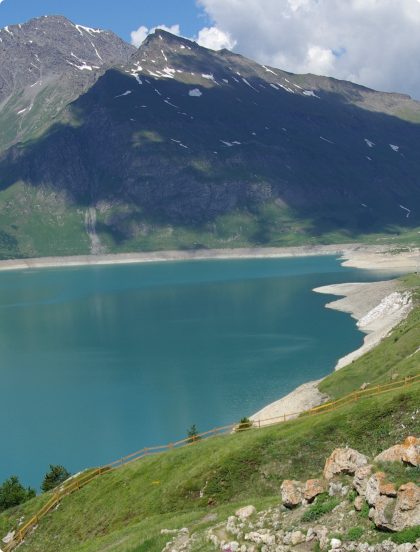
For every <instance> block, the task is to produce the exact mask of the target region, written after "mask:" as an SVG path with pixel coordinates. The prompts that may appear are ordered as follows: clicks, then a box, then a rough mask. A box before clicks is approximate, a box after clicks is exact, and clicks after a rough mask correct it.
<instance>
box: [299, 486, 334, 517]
mask: <svg viewBox="0 0 420 552" xmlns="http://www.w3.org/2000/svg"><path fill="white" fill-rule="evenodd" d="M338 504H340V500H339V499H338V498H337V497H335V496H329V494H328V493H322V494H320V495H318V496H317V497H316V499H315V502H314V503H313V504H312V506H310V507H309V508H308V509H307V510H306V512H305V513H304V514H303V516H302V521H315V520H317V519H318V518H320V517H321V516H323V515H324V514H328V513H329V512H331V511H332V510H334V508H335V507H336V506H338Z"/></svg>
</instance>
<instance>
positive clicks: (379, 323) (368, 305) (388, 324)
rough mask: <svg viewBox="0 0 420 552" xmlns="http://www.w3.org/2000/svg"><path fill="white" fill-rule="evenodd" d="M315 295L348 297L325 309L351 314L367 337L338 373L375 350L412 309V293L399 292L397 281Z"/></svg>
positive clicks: (321, 289)
mask: <svg viewBox="0 0 420 552" xmlns="http://www.w3.org/2000/svg"><path fill="white" fill-rule="evenodd" d="M314 291H316V292H318V293H326V294H329V295H340V296H344V297H343V298H342V299H338V300H337V301H332V302H331V303H327V304H326V305H325V306H326V307H327V308H329V309H335V310H339V311H343V312H348V313H350V314H351V315H352V317H353V318H355V319H356V320H357V327H358V328H359V329H360V330H361V331H362V332H366V333H367V335H366V336H365V339H364V342H363V345H362V346H361V347H359V349H357V350H356V351H353V352H351V353H349V354H348V355H346V356H344V357H343V358H341V359H340V360H339V361H338V363H337V365H336V367H335V369H336V370H338V369H339V368H343V367H344V366H347V365H348V364H350V363H351V362H352V361H353V360H356V359H357V358H359V357H361V356H362V355H364V354H365V353H367V352H368V351H370V350H371V349H372V348H373V347H375V345H377V344H378V343H379V342H380V341H381V340H382V339H383V338H384V337H385V336H386V335H388V333H389V332H390V331H391V330H392V328H394V327H395V326H396V325H397V324H398V323H399V322H401V320H403V319H404V318H405V317H406V316H407V314H408V313H409V312H410V310H411V308H412V301H411V296H410V292H407V291H405V292H404V291H398V283H397V282H396V281H395V280H391V281H387V282H371V283H353V284H337V285H333V286H322V287H319V288H315V289H314Z"/></svg>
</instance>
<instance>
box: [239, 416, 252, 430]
mask: <svg viewBox="0 0 420 552" xmlns="http://www.w3.org/2000/svg"><path fill="white" fill-rule="evenodd" d="M250 427H252V422H251V420H250V419H249V418H246V417H244V418H241V419H240V420H239V424H238V425H237V427H236V431H243V430H244V429H249V428H250Z"/></svg>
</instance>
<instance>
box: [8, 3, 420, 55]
mask: <svg viewBox="0 0 420 552" xmlns="http://www.w3.org/2000/svg"><path fill="white" fill-rule="evenodd" d="M1 1H2V0H0V2H1ZM419 1H420V0H419ZM156 29H163V30H164V31H168V32H169V33H172V34H175V35H177V36H182V34H181V29H180V27H179V25H178V24H176V25H171V26H170V27H168V26H167V25H157V26H156V27H150V28H148V27H145V26H144V25H141V26H140V27H139V28H138V29H137V30H136V31H132V32H131V44H133V45H134V46H136V47H137V48H138V47H139V46H140V44H141V43H142V42H143V40H144V39H145V38H146V37H147V36H148V35H149V34H151V33H153V32H155V30H156ZM190 40H194V41H195V42H197V43H198V44H200V46H204V48H211V49H212V50H221V49H222V48H228V49H229V50H232V48H234V47H235V44H236V41H235V40H233V39H232V37H231V36H230V35H229V33H226V32H223V31H221V30H220V29H218V28H217V27H203V28H202V29H201V30H200V31H199V32H198V35H197V36H196V37H194V38H190Z"/></svg>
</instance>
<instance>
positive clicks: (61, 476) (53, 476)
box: [41, 464, 70, 493]
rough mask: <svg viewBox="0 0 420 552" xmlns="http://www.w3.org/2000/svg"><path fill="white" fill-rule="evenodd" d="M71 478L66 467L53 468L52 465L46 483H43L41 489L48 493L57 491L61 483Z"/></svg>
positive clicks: (45, 478)
mask: <svg viewBox="0 0 420 552" xmlns="http://www.w3.org/2000/svg"><path fill="white" fill-rule="evenodd" d="M69 477H70V473H69V472H68V471H67V470H66V468H65V467H64V466H53V465H52V464H50V469H49V471H48V472H47V473H46V474H45V477H44V481H43V482H42V485H41V489H42V490H43V491H44V493H46V492H47V491H51V489H55V488H56V487H58V485H61V483H64V481H66V479H68V478H69Z"/></svg>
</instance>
